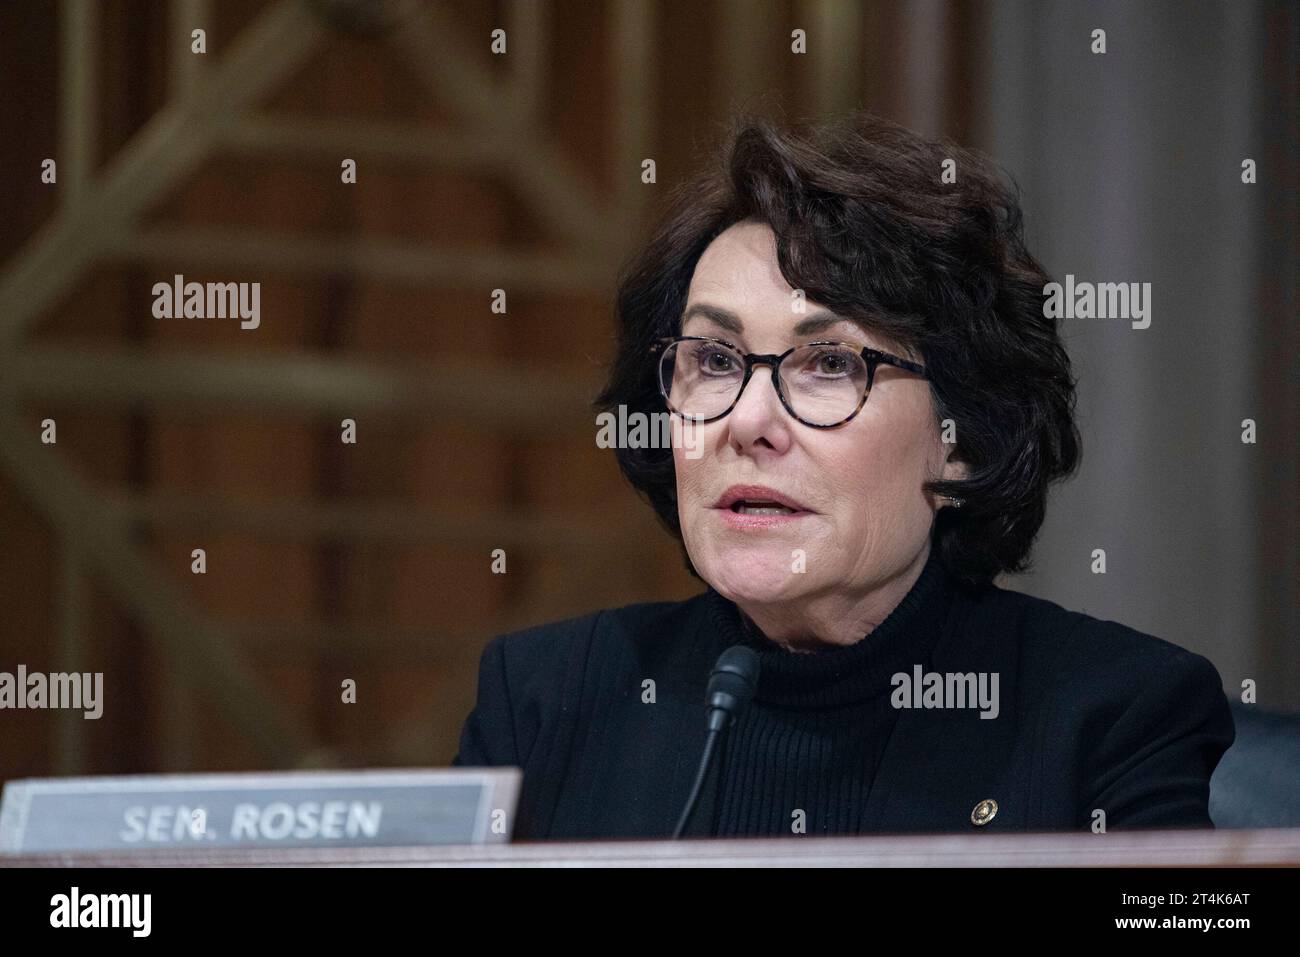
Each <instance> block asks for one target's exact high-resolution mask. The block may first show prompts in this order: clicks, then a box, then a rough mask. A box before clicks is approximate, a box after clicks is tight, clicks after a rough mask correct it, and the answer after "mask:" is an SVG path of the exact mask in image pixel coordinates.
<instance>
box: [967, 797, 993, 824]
mask: <svg viewBox="0 0 1300 957" xmlns="http://www.w3.org/2000/svg"><path fill="white" fill-rule="evenodd" d="M997 813H998V802H997V801H995V800H993V799H992V798H985V799H984V800H983V801H980V803H979V804H976V805H975V809H974V810H973V811H971V812H970V822H971V823H972V824H974V825H976V826H978V827H982V826H984V825H985V824H987V823H988V822H989V821H991V820H993V816H994V815H995V814H997Z"/></svg>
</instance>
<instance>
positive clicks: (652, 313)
mask: <svg viewBox="0 0 1300 957" xmlns="http://www.w3.org/2000/svg"><path fill="white" fill-rule="evenodd" d="M946 160H952V161H953V162H954V163H955V168H953V172H954V174H955V181H954V182H951V183H945V182H943V179H942V174H943V172H944V169H945V166H944V163H945V161H946ZM950 168H951V167H950ZM746 219H757V220H759V221H762V222H764V223H766V224H767V225H768V226H770V227H771V228H772V231H773V232H774V233H775V235H776V248H777V258H778V262H779V265H780V269H781V273H782V275H783V276H784V277H785V279H786V281H787V282H788V283H789V284H790V286H791V287H792V288H794V289H801V290H803V291H804V294H805V296H806V297H807V300H808V301H810V302H818V303H821V304H822V305H825V306H826V307H828V308H830V309H832V310H834V311H835V312H837V313H839V314H841V315H844V316H846V317H851V318H854V319H855V320H857V321H860V322H862V323H863V324H865V325H867V326H868V327H869V328H872V329H875V330H877V331H878V332H880V333H881V334H882V335H883V336H885V337H886V338H888V339H890V340H892V341H894V342H896V343H899V344H901V345H903V346H905V347H906V348H908V349H909V350H911V351H912V352H913V353H914V354H916V355H919V356H920V357H921V359H922V361H924V362H925V365H926V367H927V371H928V373H929V377H930V385H931V391H932V394H933V396H934V403H935V408H936V411H937V415H938V419H939V420H940V421H942V420H943V419H952V420H953V421H954V422H955V425H956V448H955V450H954V453H953V454H954V456H956V457H957V458H960V459H961V460H963V461H965V462H966V463H967V466H968V469H969V476H968V477H967V478H966V479H963V480H960V481H935V482H930V483H927V485H926V488H927V489H928V490H930V491H932V492H934V493H936V494H938V495H943V496H960V497H961V498H962V499H964V505H963V507H962V508H960V509H953V508H944V509H941V510H940V512H939V514H938V518H937V520H936V522H935V528H934V532H933V547H935V548H936V549H937V550H938V552H939V555H940V557H941V559H942V561H943V562H944V564H945V566H946V567H947V568H948V570H949V571H951V572H952V573H953V574H954V575H955V576H957V577H958V578H959V579H961V580H962V581H964V582H967V583H972V584H979V583H984V582H988V581H991V580H992V578H993V577H994V576H995V575H997V574H998V573H999V572H1003V571H1006V572H1015V571H1023V570H1024V569H1025V568H1027V567H1028V566H1029V553H1030V549H1031V546H1032V544H1033V540H1034V538H1035V536H1036V535H1037V534H1038V529H1039V527H1040V526H1041V525H1042V522H1043V516H1044V513H1045V510H1046V501H1047V491H1048V486H1049V484H1050V483H1051V482H1053V481H1055V480H1057V479H1060V478H1063V477H1065V476H1067V475H1069V474H1070V473H1072V472H1073V471H1074V469H1075V468H1076V467H1077V465H1078V460H1079V454H1080V450H1079V445H1080V440H1079V433H1078V430H1077V428H1076V426H1075V423H1074V403H1075V391H1074V389H1075V383H1074V379H1073V377H1072V375H1071V370H1070V360H1069V357H1068V356H1067V355H1066V352H1065V349H1064V347H1063V346H1062V344H1061V340H1060V337H1059V335H1058V332H1057V326H1056V320H1055V319H1051V318H1047V317H1046V316H1044V315H1043V287H1044V285H1045V284H1047V283H1048V282H1050V281H1051V279H1050V277H1049V276H1048V275H1047V274H1046V273H1045V272H1044V270H1043V268H1042V266H1040V265H1039V264H1038V262H1037V261H1036V260H1035V259H1034V257H1033V256H1032V255H1030V254H1029V252H1028V251H1027V250H1026V249H1025V244H1024V237H1023V232H1022V224H1021V210H1020V205H1019V192H1018V189H1017V188H1016V187H1015V185H1014V182H1012V183H1010V184H1007V183H1004V182H1003V179H1002V177H1001V176H1000V175H999V171H998V169H997V167H996V166H995V165H994V164H993V163H992V162H991V161H990V160H988V159H987V158H986V157H985V156H983V154H980V153H978V152H976V151H973V150H968V149H965V148H962V147H960V146H957V145H955V144H951V143H947V142H935V141H931V140H927V139H925V138H923V137H921V136H919V135H917V134H916V133H913V132H912V131H910V130H908V129H906V128H905V127H902V126H899V125H897V124H895V123H891V122H889V121H887V120H884V119H882V118H880V117H878V116H876V115H874V114H871V113H868V112H863V111H858V112H853V113H849V114H844V115H841V116H839V117H836V118H834V119H832V120H830V121H825V122H820V123H797V124H785V123H781V122H778V121H774V120H769V119H754V118H741V119H738V120H735V121H733V122H732V123H731V124H730V127H729V129H728V130H727V135H726V137H725V145H724V147H723V148H722V149H721V151H720V152H719V153H717V154H715V155H714V156H712V157H711V158H710V162H709V163H708V164H707V165H706V167H705V168H704V170H703V172H701V173H700V174H699V175H698V176H696V177H694V178H692V179H690V180H689V181H687V182H684V183H682V184H681V185H679V186H678V187H677V188H676V189H675V190H674V191H673V192H672V194H671V196H670V204H669V208H668V211H667V213H666V214H665V215H664V216H663V217H662V219H661V220H660V221H659V223H658V225H657V226H656V228H655V229H654V231H653V233H652V235H651V236H650V238H649V241H648V242H647V243H646V245H645V246H644V247H643V248H642V249H641V250H640V252H639V253H638V254H637V255H636V256H635V257H634V258H633V259H632V261H631V262H630V263H629V264H628V265H627V266H626V267H625V268H624V270H623V272H622V275H621V277H620V280H619V288H618V296H617V306H616V308H617V322H618V351H617V355H616V356H615V359H614V363H613V367H612V369H611V372H610V377H609V380H608V383H607V385H606V387H605V389H604V391H603V392H602V393H601V395H600V396H599V397H598V398H597V400H596V407H597V408H598V409H600V410H602V411H617V408H618V406H620V405H623V406H626V407H627V410H628V411H629V412H634V411H639V412H644V413H652V412H664V411H666V409H665V406H664V403H663V400H662V397H661V396H660V394H659V389H658V386H657V382H656V373H655V363H654V362H653V361H652V359H651V356H650V346H651V344H652V343H653V342H654V341H655V340H656V339H658V338H660V337H664V336H673V335H677V334H679V332H680V320H681V314H682V311H683V309H684V307H685V303H686V294H687V291H688V289H689V286H690V281H691V276H692V274H693V273H694V271H695V264H696V263H697V262H698V260H699V258H700V256H701V254H702V253H703V252H704V249H705V248H706V247H707V246H708V245H709V243H710V242H712V241H713V239H714V238H715V237H716V236H717V235H718V234H719V233H721V232H722V231H723V230H725V229H726V228H727V227H729V226H731V225H733V224H735V223H737V222H740V221H742V220H746ZM616 455H617V457H618V463H619V467H620V468H621V469H622V471H623V474H624V475H625V476H626V477H627V479H628V481H630V482H631V483H632V485H633V486H634V487H635V488H636V489H638V490H639V491H640V492H641V493H642V494H643V495H644V496H645V497H646V498H647V500H648V501H649V503H650V505H651V506H653V508H654V510H655V512H656V513H657V514H658V515H659V517H660V519H661V520H662V521H663V522H664V524H665V525H666V526H667V527H668V529H669V530H670V531H671V532H672V533H673V534H674V535H675V536H677V538H678V539H679V540H680V539H681V528H680V525H679V522H678V515H677V495H676V480H675V476H674V472H673V458H672V450H671V449H632V448H620V449H618V450H617V452H616ZM686 561H687V567H688V568H691V571H692V572H693V573H694V571H695V570H694V568H693V567H691V565H690V558H689V556H687V558H686Z"/></svg>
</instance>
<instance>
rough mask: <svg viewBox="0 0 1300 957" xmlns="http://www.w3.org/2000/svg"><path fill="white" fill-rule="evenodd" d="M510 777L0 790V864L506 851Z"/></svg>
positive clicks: (148, 781)
mask: <svg viewBox="0 0 1300 957" xmlns="http://www.w3.org/2000/svg"><path fill="white" fill-rule="evenodd" d="M522 776H523V772H522V771H520V769H518V768H464V769H462V768H429V769H424V768H421V769H411V770H405V769H403V770H359V771H279V772H247V773H229V774H146V775H107V776H96V777H70V778H30V779H24V780H18V781H10V782H8V783H7V784H5V786H4V797H3V803H0V854H42V853H58V852H72V851H133V850H142V851H147V850H152V849H168V850H177V849H184V848H192V849H201V848H229V847H253V848H267V847H416V846H426V845H448V844H499V843H506V842H508V841H509V840H510V834H511V831H512V829H513V826H514V812H515V804H516V802H517V800H518V796H519V783H520V780H521V778H522Z"/></svg>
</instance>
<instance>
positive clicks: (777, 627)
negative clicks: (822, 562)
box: [736, 542, 930, 652]
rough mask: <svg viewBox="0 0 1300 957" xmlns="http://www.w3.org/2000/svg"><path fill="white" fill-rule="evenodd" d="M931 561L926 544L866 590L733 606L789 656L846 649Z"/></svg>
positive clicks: (899, 598)
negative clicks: (916, 553)
mask: <svg viewBox="0 0 1300 957" xmlns="http://www.w3.org/2000/svg"><path fill="white" fill-rule="evenodd" d="M929 557H930V545H929V543H928V542H927V543H926V547H925V548H924V549H922V550H921V552H920V553H919V554H918V555H917V556H916V558H914V559H913V560H912V561H911V562H910V563H909V564H907V565H906V566H905V567H903V568H902V569H900V570H899V571H897V572H895V573H894V574H893V575H891V576H889V577H888V578H886V579H884V580H882V581H879V582H876V583H873V584H872V585H871V587H870V588H869V589H867V590H866V591H862V592H858V593H855V594H844V593H843V592H842V591H838V590H837V591H832V592H826V593H824V594H818V595H813V596H807V597H800V598H798V599H794V600H791V601H775V602H762V603H755V602H743V603H742V602H737V603H736V605H737V607H738V608H739V609H740V612H741V615H742V616H743V617H744V618H746V619H748V621H749V622H750V623H751V624H752V625H753V626H754V627H755V628H757V629H758V630H759V631H761V632H762V633H763V634H764V635H765V636H766V637H767V638H769V639H770V640H771V641H774V642H776V643H777V644H779V645H782V646H784V647H785V648H786V649H788V650H789V651H793V652H814V651H822V650H825V649H827V648H833V647H846V646H848V645H852V644H856V643H857V642H858V641H860V640H862V638H863V636H864V635H868V634H870V633H871V632H872V631H874V630H875V629H876V626H877V625H879V624H880V623H881V622H882V621H884V620H885V619H886V618H888V617H889V613H890V612H892V611H893V610H894V609H895V608H897V607H898V604H899V602H901V601H902V600H903V599H904V598H905V597H906V596H907V593H908V592H909V591H911V589H912V586H913V585H915V584H916V580H917V579H918V578H920V576H921V572H922V571H923V570H924V568H925V563H926V561H927V560H928V559H929Z"/></svg>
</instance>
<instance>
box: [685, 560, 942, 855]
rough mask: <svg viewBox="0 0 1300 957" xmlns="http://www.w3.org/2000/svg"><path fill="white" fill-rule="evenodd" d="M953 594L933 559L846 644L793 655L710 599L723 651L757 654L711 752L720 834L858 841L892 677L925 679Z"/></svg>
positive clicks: (890, 721) (885, 728)
mask: <svg viewBox="0 0 1300 957" xmlns="http://www.w3.org/2000/svg"><path fill="white" fill-rule="evenodd" d="M950 597H951V593H950V583H949V582H948V580H947V574H946V572H944V570H943V567H942V565H941V564H940V563H939V561H938V560H937V558H935V556H934V555H933V554H932V555H931V558H930V560H929V562H927V564H926V565H925V567H924V568H923V570H922V572H921V575H920V576H919V577H918V578H917V580H916V582H915V584H914V585H913V586H912V588H911V590H910V591H909V592H908V593H907V595H906V596H905V597H904V598H903V600H902V601H901V602H900V603H899V604H898V606H897V607H896V608H895V609H894V610H893V612H891V613H890V614H889V616H888V617H886V619H885V620H884V621H883V622H881V623H880V624H879V625H878V626H877V627H876V628H875V629H874V630H872V631H871V632H869V633H868V634H867V635H865V636H864V637H863V638H861V639H860V640H859V641H857V642H855V643H854V644H852V645H846V646H839V647H830V648H827V649H825V650H820V651H811V652H793V651H789V650H787V649H786V648H785V647H783V646H782V645H779V644H777V643H776V642H773V641H771V640H770V639H768V638H767V637H765V636H764V635H763V634H762V633H761V632H759V631H758V630H757V629H756V628H755V627H754V626H753V624H752V623H750V622H749V621H748V620H747V619H745V618H744V617H743V616H742V615H741V614H740V612H739V610H738V609H737V607H736V606H735V605H734V604H732V603H731V602H730V601H728V600H727V599H725V598H723V597H722V596H721V595H719V594H718V593H717V592H716V591H713V590H712V589H710V590H709V592H708V602H709V614H710V616H711V620H712V622H713V623H714V625H715V626H716V628H717V631H718V635H719V637H720V640H721V642H722V644H723V645H724V646H730V645H732V644H743V645H746V646H748V647H750V648H753V649H754V650H755V651H756V652H757V653H758V657H759V663H760V671H759V681H758V690H757V692H756V694H755V696H754V700H753V701H752V702H751V703H750V705H749V707H748V708H747V709H746V711H745V713H744V715H743V717H742V719H741V720H739V721H737V722H736V723H735V724H734V725H733V726H732V728H731V729H730V730H729V731H728V732H727V736H726V738H724V740H723V743H722V747H721V749H720V753H719V755H718V762H719V763H718V772H717V773H718V774H719V776H720V784H721V788H720V790H719V792H718V798H717V806H716V808H715V814H714V820H713V833H715V834H716V835H718V836H719V837H754V836H759V835H779V834H801V833H806V834H809V835H828V834H857V833H860V832H861V831H862V827H861V823H862V820H861V819H862V811H863V809H864V807H865V805H866V799H867V793H868V791H869V790H870V788H871V781H872V778H873V776H874V775H875V771H876V767H877V765H878V764H879V762H880V758H881V756H882V755H883V754H884V751H885V745H886V743H887V742H888V740H889V735H890V732H891V731H893V728H894V723H895V720H896V718H897V716H898V710H897V709H896V708H894V707H893V706H891V704H890V695H891V693H892V692H893V690H894V685H893V683H892V680H891V679H892V677H893V675H895V674H897V673H899V672H906V673H907V674H909V675H910V674H911V673H912V668H913V666H914V665H917V664H919V665H921V666H922V668H923V669H925V670H928V668H929V660H930V651H931V649H932V648H933V646H934V643H935V641H936V639H937V638H938V635H939V631H940V628H941V626H942V623H943V620H944V616H945V614H946V612H947V609H948V601H949V598H950Z"/></svg>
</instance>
